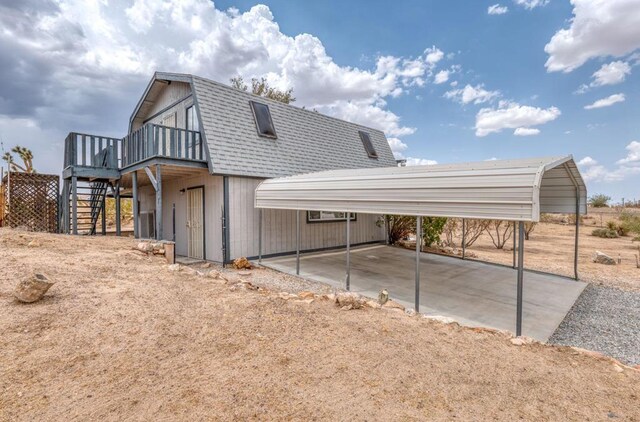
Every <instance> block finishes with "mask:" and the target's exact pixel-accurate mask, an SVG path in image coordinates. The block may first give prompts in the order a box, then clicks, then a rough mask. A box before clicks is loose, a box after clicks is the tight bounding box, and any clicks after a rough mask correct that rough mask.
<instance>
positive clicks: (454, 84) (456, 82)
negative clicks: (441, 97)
mask: <svg viewBox="0 0 640 422" xmlns="http://www.w3.org/2000/svg"><path fill="white" fill-rule="evenodd" d="M449 85H450V86H452V87H453V88H455V87H457V86H458V81H453V82H451V83H450V84H449Z"/></svg>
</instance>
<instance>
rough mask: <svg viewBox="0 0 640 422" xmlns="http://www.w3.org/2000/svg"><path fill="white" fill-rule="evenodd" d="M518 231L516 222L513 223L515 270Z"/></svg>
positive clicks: (514, 266)
mask: <svg viewBox="0 0 640 422" xmlns="http://www.w3.org/2000/svg"><path fill="white" fill-rule="evenodd" d="M517 234H518V231H517V229H516V222H515V221H514V222H513V268H516V249H517V247H516V239H517V236H516V235H517Z"/></svg>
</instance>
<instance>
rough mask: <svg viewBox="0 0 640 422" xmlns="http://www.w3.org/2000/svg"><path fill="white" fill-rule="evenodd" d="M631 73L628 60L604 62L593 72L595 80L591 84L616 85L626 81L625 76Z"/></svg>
mask: <svg viewBox="0 0 640 422" xmlns="http://www.w3.org/2000/svg"><path fill="white" fill-rule="evenodd" d="M630 73H631V66H629V64H628V63H627V62H623V61H620V60H618V61H615V62H611V63H609V64H603V65H602V67H601V68H600V69H598V70H597V71H596V72H595V73H594V74H593V79H594V81H593V82H592V83H591V86H603V85H615V84H619V83H621V82H624V79H625V77H626V76H627V75H628V74H630Z"/></svg>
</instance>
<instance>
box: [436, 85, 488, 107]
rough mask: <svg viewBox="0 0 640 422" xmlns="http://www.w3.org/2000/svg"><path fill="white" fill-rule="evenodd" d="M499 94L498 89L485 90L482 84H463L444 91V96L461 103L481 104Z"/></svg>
mask: <svg viewBox="0 0 640 422" xmlns="http://www.w3.org/2000/svg"><path fill="white" fill-rule="evenodd" d="M499 96H500V91H487V90H486V89H484V85H482V84H480V85H476V86H471V85H469V84H467V85H465V87H464V88H460V89H454V90H451V91H447V92H445V93H444V97H445V98H448V99H450V100H454V101H457V102H459V103H461V104H469V103H471V102H473V103H474V104H482V103H486V102H489V101H491V100H493V99H495V98H497V97H499Z"/></svg>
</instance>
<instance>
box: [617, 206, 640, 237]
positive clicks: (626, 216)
mask: <svg viewBox="0 0 640 422" xmlns="http://www.w3.org/2000/svg"><path fill="white" fill-rule="evenodd" d="M620 221H622V223H620V227H621V228H622V229H623V230H625V234H628V233H635V234H638V235H640V215H639V214H636V213H631V212H629V211H622V212H621V213H620ZM639 237H640V236H639Z"/></svg>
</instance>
